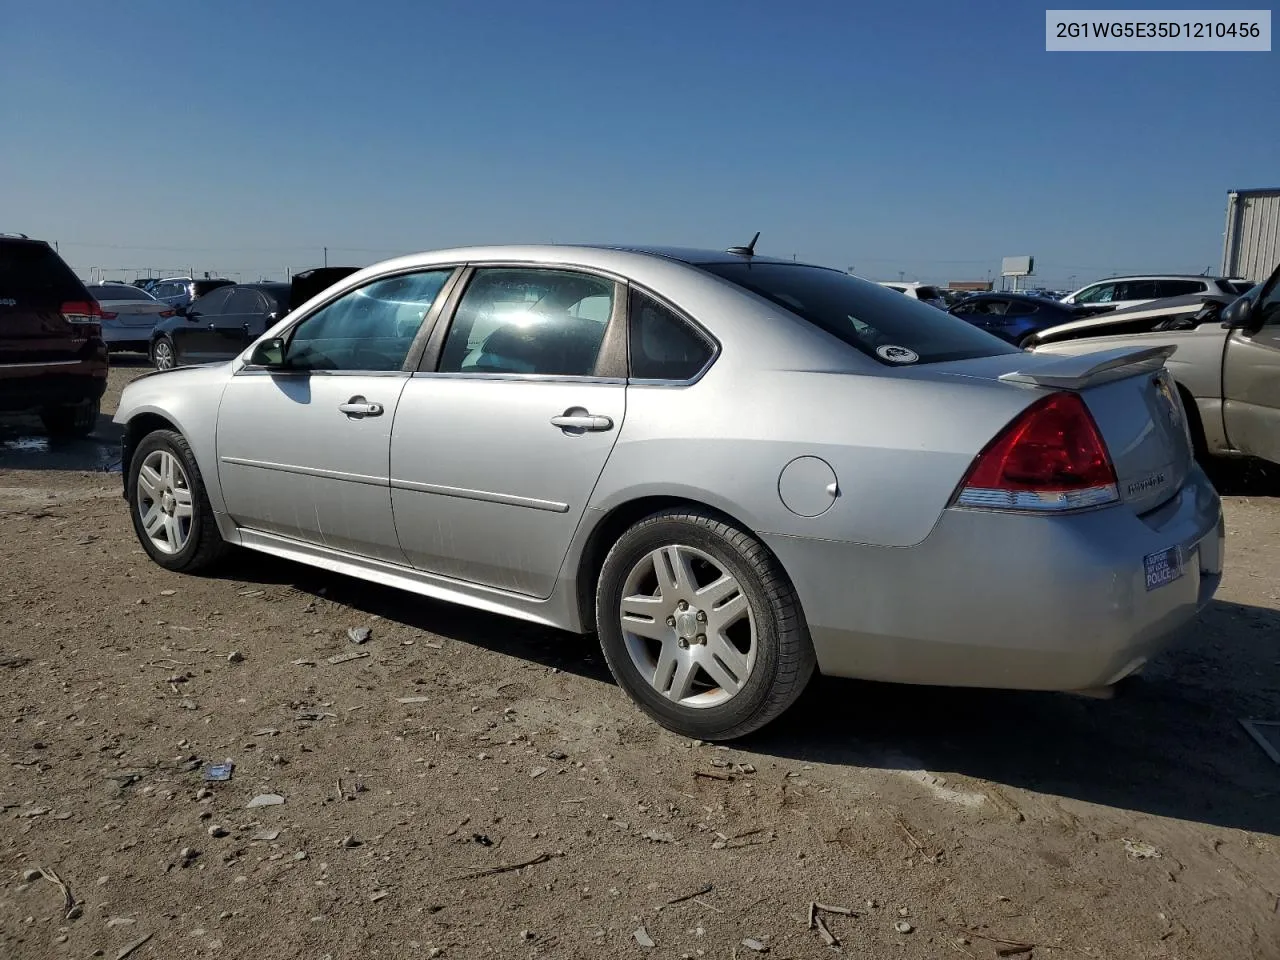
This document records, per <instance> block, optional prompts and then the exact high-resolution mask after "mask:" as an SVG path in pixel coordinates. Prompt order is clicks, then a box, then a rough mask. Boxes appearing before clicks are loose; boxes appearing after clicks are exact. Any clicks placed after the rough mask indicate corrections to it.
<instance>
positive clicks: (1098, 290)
mask: <svg viewBox="0 0 1280 960" xmlns="http://www.w3.org/2000/svg"><path fill="white" fill-rule="evenodd" d="M1115 292H1116V285H1115V284H1114V283H1099V284H1097V285H1096V286H1092V287H1085V288H1084V289H1083V290H1082V291H1080V295H1079V296H1078V297H1076V303H1110V302H1111V301H1112V300H1114V299H1115Z"/></svg>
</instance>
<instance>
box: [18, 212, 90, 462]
mask: <svg viewBox="0 0 1280 960" xmlns="http://www.w3.org/2000/svg"><path fill="white" fill-rule="evenodd" d="M101 320H102V317H101V310H100V308H99V306H98V303H97V301H95V300H94V299H93V297H91V296H90V295H89V292H88V291H87V290H86V289H85V288H84V284H83V283H81V282H80V280H79V278H77V277H76V275H75V274H74V273H73V272H72V271H71V268H70V267H68V266H67V264H66V263H65V262H64V261H63V259H62V258H61V257H60V256H58V253H57V251H55V250H54V249H53V247H51V246H49V244H47V243H45V242H44V241H42V240H31V239H29V238H27V237H22V236H9V235H0V412H4V413H38V414H39V415H40V419H41V421H42V422H43V423H44V426H45V429H46V430H47V431H48V432H49V433H50V434H51V435H52V436H59V437H63V436H85V435H87V434H89V433H91V432H92V431H93V428H94V427H95V426H96V425H97V422H98V404H99V401H100V400H101V399H102V394H103V393H104V392H105V391H106V387H107V345H106V343H105V342H104V341H103V339H102V326H101Z"/></svg>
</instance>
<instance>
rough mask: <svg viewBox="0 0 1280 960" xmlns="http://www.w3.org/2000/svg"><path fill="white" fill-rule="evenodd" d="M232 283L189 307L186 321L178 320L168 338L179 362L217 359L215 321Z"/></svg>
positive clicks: (216, 321)
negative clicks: (179, 321) (178, 322)
mask: <svg viewBox="0 0 1280 960" xmlns="http://www.w3.org/2000/svg"><path fill="white" fill-rule="evenodd" d="M232 289H233V288H232V287H219V288H218V289H217V290H214V291H213V292H212V293H206V294H205V295H204V296H203V297H201V298H200V299H199V300H196V301H195V302H193V303H192V304H191V306H189V307H187V311H186V314H185V315H184V317H183V320H184V322H183V323H180V324H175V325H174V327H173V330H172V332H170V334H169V339H171V340H172V341H173V352H174V356H175V358H176V360H177V361H178V362H179V363H208V362H209V361H210V360H216V359H217V358H218V355H217V353H216V349H217V336H218V335H217V332H216V325H217V323H218V321H219V320H220V319H221V318H222V312H223V309H224V308H225V307H226V305H227V301H228V300H229V299H230V297H231V291H232Z"/></svg>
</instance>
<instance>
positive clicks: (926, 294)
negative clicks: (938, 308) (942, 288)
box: [916, 287, 942, 300]
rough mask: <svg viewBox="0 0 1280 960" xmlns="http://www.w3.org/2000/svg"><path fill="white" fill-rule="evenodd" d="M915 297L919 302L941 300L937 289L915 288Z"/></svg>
mask: <svg viewBox="0 0 1280 960" xmlns="http://www.w3.org/2000/svg"><path fill="white" fill-rule="evenodd" d="M916 296H917V297H918V298H919V299H921V300H941V299H942V294H941V292H939V290H938V288H937V287H916Z"/></svg>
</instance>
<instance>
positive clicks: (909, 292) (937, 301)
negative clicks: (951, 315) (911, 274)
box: [880, 280, 947, 310]
mask: <svg viewBox="0 0 1280 960" xmlns="http://www.w3.org/2000/svg"><path fill="white" fill-rule="evenodd" d="M880 286H882V287H888V288H889V289H890V290H897V291H898V293H901V294H903V295H905V296H908V297H910V298H911V299H912V300H919V301H921V302H923V303H927V304H929V306H931V307H937V308H938V309H940V310H945V309H947V300H946V297H944V296H943V295H942V290H941V289H939V288H938V287H935V286H932V285H930V284H927V283H918V282H916V281H914V280H912V281H903V282H896V281H895V282H890V281H888V280H881V281H880Z"/></svg>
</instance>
